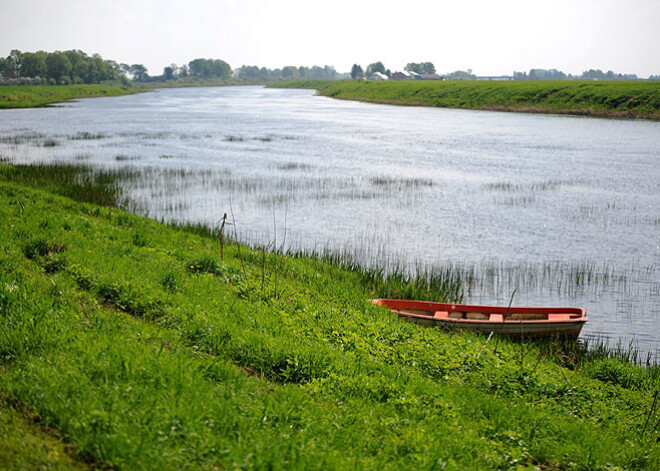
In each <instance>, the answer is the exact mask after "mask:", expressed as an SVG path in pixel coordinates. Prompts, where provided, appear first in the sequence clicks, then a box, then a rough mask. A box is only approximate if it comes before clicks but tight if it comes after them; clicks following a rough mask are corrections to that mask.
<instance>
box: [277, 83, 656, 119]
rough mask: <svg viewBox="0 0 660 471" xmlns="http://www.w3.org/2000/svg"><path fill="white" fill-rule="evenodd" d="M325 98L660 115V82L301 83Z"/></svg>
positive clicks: (604, 114) (605, 114) (646, 116)
mask: <svg viewBox="0 0 660 471" xmlns="http://www.w3.org/2000/svg"><path fill="white" fill-rule="evenodd" d="M270 86H272V87H288V88H312V89H317V90H319V93H320V94H321V95H324V96H329V97H333V98H342V99H347V100H359V101H367V102H374V103H387V104H397V105H415V106H437V107H446V108H467V109H481V110H495V111H518V112H534V113H559V114H574V115H585V116H602V117H613V118H641V119H654V120H657V119H660V82H626V81H620V82H616V81H612V82H605V81H603V82H596V81H590V82H586V81H516V82H486V81H447V82H436V81H412V82H408V81H398V82H394V81H393V82H365V81H356V80H345V81H341V82H328V81H317V82H315V81H299V82H285V83H282V84H273V85H270Z"/></svg>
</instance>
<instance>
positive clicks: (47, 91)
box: [0, 85, 141, 109]
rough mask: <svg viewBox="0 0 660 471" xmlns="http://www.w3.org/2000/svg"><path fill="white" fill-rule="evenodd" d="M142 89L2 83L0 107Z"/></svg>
mask: <svg viewBox="0 0 660 471" xmlns="http://www.w3.org/2000/svg"><path fill="white" fill-rule="evenodd" d="M140 91H141V90H137V89H135V88H132V87H126V86H117V85H1V86H0V109H3V108H4V109H7V108H37V107H42V106H47V105H51V104H53V103H61V102H63V101H68V100H75V99H76V98H95V97H104V96H121V95H130V94H132V93H138V92H140Z"/></svg>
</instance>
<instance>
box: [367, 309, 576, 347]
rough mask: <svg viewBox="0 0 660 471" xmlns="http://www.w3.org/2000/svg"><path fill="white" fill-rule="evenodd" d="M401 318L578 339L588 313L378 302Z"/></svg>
mask: <svg viewBox="0 0 660 471" xmlns="http://www.w3.org/2000/svg"><path fill="white" fill-rule="evenodd" d="M372 302H373V303H374V304H377V305H379V306H385V307H387V308H389V309H391V310H392V311H394V312H396V313H397V314H398V315H399V316H400V317H402V318H404V319H406V320H408V321H411V322H415V323H417V324H422V325H430V326H442V327H447V328H449V329H463V330H474V331H477V332H481V333H482V334H486V335H489V334H490V333H491V332H493V333H495V334H497V335H502V336H507V337H524V338H548V337H563V338H577V337H578V335H580V331H581V330H582V326H583V325H584V324H585V322H587V313H586V311H585V310H584V309H581V308H574V307H517V306H511V307H507V306H477V305H471V304H455V303H431V302H427V301H406V300H399V299H374V300H373V301H372Z"/></svg>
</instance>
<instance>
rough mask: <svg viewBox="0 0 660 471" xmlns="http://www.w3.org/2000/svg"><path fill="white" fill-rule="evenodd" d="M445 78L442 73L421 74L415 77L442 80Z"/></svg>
mask: <svg viewBox="0 0 660 471" xmlns="http://www.w3.org/2000/svg"><path fill="white" fill-rule="evenodd" d="M444 79H445V78H444V77H443V76H442V75H438V74H421V75H419V76H418V77H417V80H444Z"/></svg>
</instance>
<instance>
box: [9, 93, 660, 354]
mask: <svg viewBox="0 0 660 471" xmlns="http://www.w3.org/2000/svg"><path fill="white" fill-rule="evenodd" d="M0 159H5V160H8V161H11V162H84V163H86V164H89V165H92V166H95V167H98V168H104V169H116V170H120V171H121V173H122V174H123V185H124V190H125V194H126V195H127V196H128V197H130V199H131V201H132V205H133V206H132V208H133V210H134V211H135V212H138V213H141V214H145V215H148V216H150V217H153V218H156V219H163V220H179V221H195V222H205V223H208V224H214V223H215V222H216V221H217V220H218V219H219V218H220V216H221V215H222V214H223V213H225V212H227V213H228V212H230V210H233V212H234V214H235V217H236V222H237V229H238V231H239V234H240V236H241V238H242V239H243V240H245V241H248V242H253V243H259V244H264V245H265V244H268V243H269V242H271V241H272V240H273V238H274V234H273V218H274V217H275V218H276V219H277V221H278V227H279V230H283V229H284V228H283V226H284V214H285V212H286V230H287V243H288V244H289V246H290V248H294V249H307V250H310V249H316V250H325V249H330V250H333V251H339V252H342V253H345V254H349V255H352V256H353V257H354V258H356V259H358V260H360V261H361V262H362V263H363V264H365V265H379V266H381V267H385V268H387V267H388V266H389V267H391V266H401V265H402V264H403V265H405V266H407V267H409V268H410V269H414V270H431V271H433V270H445V269H447V268H449V269H451V270H453V271H454V272H458V273H460V274H461V275H462V276H463V278H464V279H465V280H466V281H467V283H466V293H465V294H466V298H467V300H469V301H471V302H481V303H494V302H497V303H503V304H506V303H508V300H509V297H510V295H511V293H512V292H513V290H514V289H516V288H517V292H516V299H515V301H516V303H518V304H530V305H550V304H551V305H576V306H584V307H586V308H587V309H588V313H589V317H590V322H589V323H588V324H587V326H586V327H585V330H584V334H585V335H586V336H599V337H605V338H608V339H611V340H612V341H614V342H616V341H618V340H621V341H622V342H623V343H624V344H627V343H628V342H629V340H631V339H634V340H635V341H636V342H637V343H638V345H639V347H640V348H641V349H642V350H645V351H652V352H657V350H658V346H659V342H660V327H658V322H657V320H658V318H659V317H658V316H660V276H659V275H660V212H659V211H658V207H660V192H659V191H658V188H659V187H660V123H654V122H643V121H634V122H633V121H621V120H603V119H589V118H576V117H566V116H548V115H530V114H509V113H494V112H478V111H464V110H443V109H430V108H407V107H393V106H386V105H372V104H363V103H356V102H347V101H338V100H332V99H328V98H321V97H315V96H313V93H312V92H309V91H304V90H267V89H262V88H256V87H236V88H209V89H176V90H159V91H158V92H155V93H147V94H142V95H132V96H126V97H118V98H104V99H90V100H83V101H80V102H76V103H69V104H66V105H62V106H60V107H56V108H48V109H31V110H8V111H3V112H2V113H0ZM278 240H282V237H281V234H280V235H279V236H278Z"/></svg>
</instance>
